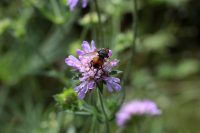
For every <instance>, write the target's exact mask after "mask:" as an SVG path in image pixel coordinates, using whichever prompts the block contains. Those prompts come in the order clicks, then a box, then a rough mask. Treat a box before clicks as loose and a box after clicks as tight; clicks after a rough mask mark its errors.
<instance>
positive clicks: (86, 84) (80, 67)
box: [65, 40, 121, 99]
mask: <svg viewBox="0 0 200 133" xmlns="http://www.w3.org/2000/svg"><path fill="white" fill-rule="evenodd" d="M96 51H97V49H96V47H95V42H94V41H93V40H92V41H91V45H89V43H88V42H87V41H83V42H82V50H81V49H77V50H76V53H77V55H78V59H77V58H76V57H74V56H72V55H70V56H68V58H66V59H65V63H66V64H67V65H68V66H71V67H72V68H73V69H75V70H77V71H78V72H79V73H80V74H81V77H79V80H80V84H79V85H78V86H76V87H75V88H74V91H75V92H77V93H78V97H79V98H80V99H83V98H84V97H85V95H86V93H87V92H88V91H89V90H92V89H94V88H95V87H96V86H97V85H96V84H97V83H99V82H103V83H105V85H106V86H107V88H108V91H109V92H113V91H114V90H115V91H119V90H121V86H120V79H119V78H115V77H111V76H110V75H109V73H110V72H111V71H112V68H113V67H115V66H117V65H118V63H119V61H118V60H116V59H115V60H112V61H110V60H109V58H107V59H105V62H104V64H103V66H102V68H99V69H97V68H94V67H93V66H91V61H92V59H93V58H94V55H92V54H91V53H96ZM90 54H91V55H90ZM85 55H88V56H85ZM95 56H97V55H95ZM108 56H109V57H110V56H112V51H111V50H109V53H108Z"/></svg>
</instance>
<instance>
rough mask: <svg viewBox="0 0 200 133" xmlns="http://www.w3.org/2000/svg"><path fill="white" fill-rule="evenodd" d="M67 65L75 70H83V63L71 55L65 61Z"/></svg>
mask: <svg viewBox="0 0 200 133" xmlns="http://www.w3.org/2000/svg"><path fill="white" fill-rule="evenodd" d="M65 63H66V64H67V65H68V66H71V67H73V68H75V69H80V68H81V62H80V61H79V60H78V59H77V58H76V57H74V56H73V55H70V56H69V57H68V58H66V59H65Z"/></svg>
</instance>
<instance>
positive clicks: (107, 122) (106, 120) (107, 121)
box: [98, 85, 110, 133]
mask: <svg viewBox="0 0 200 133" xmlns="http://www.w3.org/2000/svg"><path fill="white" fill-rule="evenodd" d="M98 94H99V100H100V104H101V108H102V111H103V114H104V117H105V125H106V133H109V132H110V131H109V130H110V129H109V120H108V116H107V114H106V111H105V108H104V104H103V99H102V95H101V88H100V87H99V85H98Z"/></svg>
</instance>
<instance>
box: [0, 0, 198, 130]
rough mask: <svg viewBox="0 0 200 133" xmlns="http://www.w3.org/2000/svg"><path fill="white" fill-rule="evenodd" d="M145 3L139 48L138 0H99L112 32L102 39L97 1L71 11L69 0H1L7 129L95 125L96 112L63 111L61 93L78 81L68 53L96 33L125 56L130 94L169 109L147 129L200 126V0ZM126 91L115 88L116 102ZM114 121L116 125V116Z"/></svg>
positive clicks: (112, 102) (1, 104) (1, 83)
mask: <svg viewBox="0 0 200 133" xmlns="http://www.w3.org/2000/svg"><path fill="white" fill-rule="evenodd" d="M138 4H139V7H138V8H139V9H138V21H139V22H138V31H139V32H138V35H139V37H138V39H137V40H136V41H137V45H136V47H135V53H132V51H133V50H132V49H131V48H132V42H133V35H132V33H133V31H132V24H133V23H134V16H133V15H132V12H133V4H132V1H131V0H105V1H104V0H102V1H99V6H100V11H101V15H102V21H103V27H102V31H103V33H104V38H99V33H98V23H97V22H98V18H97V15H96V13H95V10H94V4H93V3H92V2H90V4H89V5H88V7H87V8H86V9H81V8H80V6H78V7H77V8H76V10H75V11H73V12H70V11H69V9H68V7H67V6H66V1H65V0H43V1H41V0H16V1H9V0H1V2H0V116H1V117H0V123H1V126H0V132H2V133H7V132H8V133H13V132H16V133H23V132H24V133H27V132H31V133H58V132H69V133H73V132H83V133H84V132H88V131H89V130H90V129H89V128H90V127H88V126H87V125H90V124H91V123H92V121H91V117H88V116H80V117H79V116H76V115H74V114H72V113H67V112H64V111H60V110H58V109H57V106H56V101H55V100H54V98H53V96H54V95H55V94H57V95H56V96H55V97H56V100H57V101H58V103H59V102H60V103H64V104H67V102H65V95H64V94H66V95H67V94H68V92H67V91H69V90H68V89H66V90H65V91H64V93H61V92H62V88H64V87H66V88H73V87H74V86H75V85H76V83H75V82H74V81H73V80H72V72H71V71H70V69H69V68H68V67H67V66H66V65H65V64H64V59H65V57H67V56H68V55H69V54H75V50H76V49H77V48H80V44H81V42H82V40H88V41H90V40H92V39H94V40H95V42H96V43H97V47H109V48H110V49H112V50H113V58H118V59H119V60H120V65H119V70H122V71H124V74H121V75H120V77H121V79H122V86H123V90H125V91H126V97H125V101H128V100H131V99H135V98H142V99H147V98H149V99H153V100H155V101H156V102H157V103H158V106H159V107H160V108H161V110H162V111H163V114H162V115H161V116H160V117H156V118H152V119H151V118H149V119H147V120H146V121H145V123H143V124H144V125H143V126H144V127H145V129H144V130H145V131H147V132H148V133H168V132H175V133H179V132H180V133H188V132H191V133H198V132H199V122H200V114H199V111H200V97H199V94H200V90H199V86H200V77H199V74H200V62H199V58H200V54H199V51H200V46H199V42H200V19H199V14H200V2H199V1H195V0H140V1H139V0H138ZM132 54H133V55H134V56H132ZM132 60H133V64H130V65H127V63H128V62H129V61H132ZM127 70H128V72H126V71H127ZM124 77H126V78H127V79H128V80H123V79H124ZM59 93H61V94H59ZM70 93H72V92H70ZM118 94H120V93H117V97H115V96H113V94H109V93H108V94H107V96H110V97H111V98H110V99H108V101H107V102H108V105H109V108H113V106H116V105H117V104H116V101H117V100H116V99H117V98H118V96H120V95H118ZM67 106H68V105H67ZM101 126H102V127H103V125H101ZM111 126H112V132H116V131H117V126H116V124H115V122H114V120H113V121H112V122H111ZM97 130H101V128H99V129H97ZM131 130H132V128H131V126H130V127H128V128H127V132H131Z"/></svg>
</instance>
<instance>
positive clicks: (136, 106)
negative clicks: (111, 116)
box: [116, 100, 161, 126]
mask: <svg viewBox="0 0 200 133" xmlns="http://www.w3.org/2000/svg"><path fill="white" fill-rule="evenodd" d="M160 114H161V111H160V110H159V109H158V108H157V105H156V103H154V102H153V101H151V100H143V101H139V100H133V101H130V102H128V103H126V104H124V105H123V106H122V107H121V109H120V110H119V112H118V113H117V114H116V122H117V125H118V126H123V125H125V124H126V123H127V121H128V120H130V119H131V118H132V116H133V117H134V116H144V115H150V116H153V115H160Z"/></svg>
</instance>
